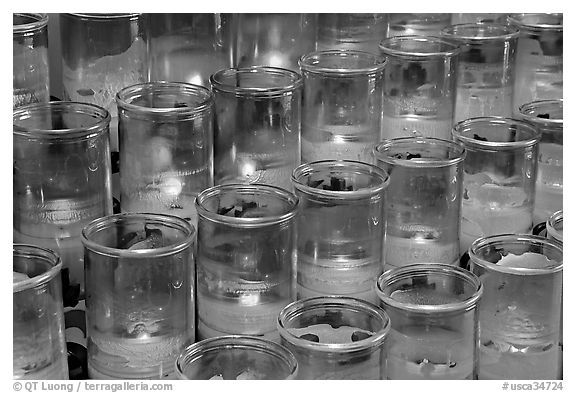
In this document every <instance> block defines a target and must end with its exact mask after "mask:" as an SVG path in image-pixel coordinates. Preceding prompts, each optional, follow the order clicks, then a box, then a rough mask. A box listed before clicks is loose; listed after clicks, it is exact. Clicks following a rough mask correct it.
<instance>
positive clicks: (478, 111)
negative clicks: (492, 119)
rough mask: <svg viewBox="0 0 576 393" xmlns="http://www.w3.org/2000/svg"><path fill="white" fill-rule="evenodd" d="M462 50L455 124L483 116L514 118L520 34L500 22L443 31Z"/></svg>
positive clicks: (471, 24)
mask: <svg viewBox="0 0 576 393" xmlns="http://www.w3.org/2000/svg"><path fill="white" fill-rule="evenodd" d="M441 34H442V37H444V38H445V39H447V40H450V41H452V42H454V43H455V44H457V45H458V46H459V47H460V50H461V52H460V61H459V63H458V78H457V80H458V81H457V82H456V108H455V110H454V122H455V123H456V122H459V121H461V120H466V119H470V118H472V117H480V116H505V117H511V116H512V113H513V110H512V93H513V90H514V77H515V75H516V47H517V45H518V36H519V34H520V33H519V31H518V29H517V28H516V27H513V26H507V25H505V24H499V23H469V24H459V25H452V26H448V27H446V28H444V29H443V30H442V32H441Z"/></svg>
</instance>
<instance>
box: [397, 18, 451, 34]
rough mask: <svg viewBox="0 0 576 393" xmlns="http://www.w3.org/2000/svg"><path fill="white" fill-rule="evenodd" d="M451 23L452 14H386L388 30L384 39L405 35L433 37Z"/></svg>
mask: <svg viewBox="0 0 576 393" xmlns="http://www.w3.org/2000/svg"><path fill="white" fill-rule="evenodd" d="M451 21H452V14H440V13H431V14H425V13H417V14H400V13H392V14H388V28H387V29H386V37H397V36H407V35H419V36H434V35H438V34H440V30H442V29H443V28H444V27H446V26H448V25H449V24H450V23H451Z"/></svg>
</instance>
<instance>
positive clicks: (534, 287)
mask: <svg viewBox="0 0 576 393" xmlns="http://www.w3.org/2000/svg"><path fill="white" fill-rule="evenodd" d="M470 265H471V266H470V270H471V271H472V273H474V274H475V275H477V276H478V277H480V280H481V281H482V284H483V285H484V296H483V297H482V300H481V302H480V367H479V379H508V380H510V379H529V380H541V379H548V380H550V379H558V378H560V374H561V372H562V366H561V359H562V349H561V345H562V344H561V343H562V337H561V318H562V316H561V314H562V249H561V248H560V246H558V245H556V244H554V243H553V242H552V241H550V240H547V239H545V238H542V237H539V236H533V235H498V236H489V237H485V238H480V239H477V240H476V241H475V242H474V243H473V244H472V246H471V247H470Z"/></svg>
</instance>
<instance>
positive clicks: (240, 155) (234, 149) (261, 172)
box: [210, 67, 302, 189]
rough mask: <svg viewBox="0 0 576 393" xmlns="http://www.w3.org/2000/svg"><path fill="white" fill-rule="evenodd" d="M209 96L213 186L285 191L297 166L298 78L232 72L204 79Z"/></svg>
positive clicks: (267, 70)
mask: <svg viewBox="0 0 576 393" xmlns="http://www.w3.org/2000/svg"><path fill="white" fill-rule="evenodd" d="M210 83H211V85H212V90H213V92H214V95H215V106H216V116H215V130H214V182H215V184H228V183H265V184H271V185H275V186H278V187H282V188H286V189H289V188H290V186H291V184H290V175H291V174H292V171H293V170H294V168H295V167H297V166H298V165H299V164H300V111H301V105H302V77H301V76H300V75H299V74H298V73H296V72H294V71H290V70H287V69H282V68H274V67H251V68H240V69H237V68H232V69H227V70H221V71H218V72H217V73H215V74H214V75H212V76H211V77H210Z"/></svg>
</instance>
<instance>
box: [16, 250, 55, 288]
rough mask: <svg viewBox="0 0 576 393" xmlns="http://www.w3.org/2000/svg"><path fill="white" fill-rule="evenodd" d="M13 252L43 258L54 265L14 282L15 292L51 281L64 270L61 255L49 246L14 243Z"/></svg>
mask: <svg viewBox="0 0 576 393" xmlns="http://www.w3.org/2000/svg"><path fill="white" fill-rule="evenodd" d="M12 253H13V255H14V254H16V253H18V254H19V255H23V256H24V255H26V256H30V257H33V258H42V259H44V260H46V261H47V262H48V263H49V264H51V265H52V266H51V267H50V268H49V269H48V270H46V271H45V272H44V273H42V274H39V275H37V276H35V277H31V278H28V279H26V280H22V281H19V282H16V283H13V284H12V293H13V294H14V293H18V292H22V291H25V290H27V289H31V288H36V287H38V286H40V285H44V284H46V283H48V282H50V281H51V280H52V279H53V278H54V277H56V276H57V275H58V273H60V271H61V270H62V259H61V258H60V255H58V254H57V253H56V252H55V251H53V250H50V249H48V248H44V247H39V246H36V245H33V244H24V243H13V244H12Z"/></svg>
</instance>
